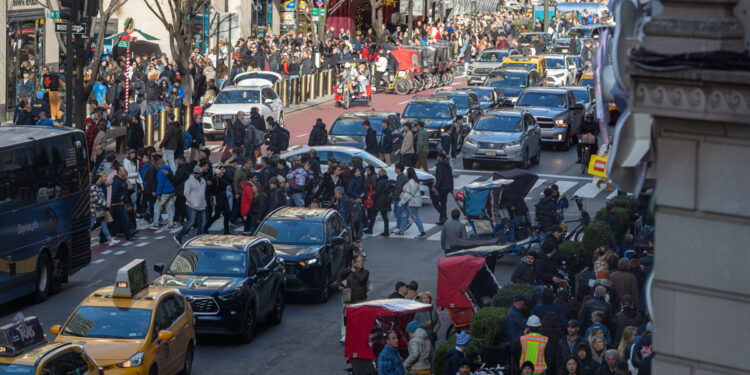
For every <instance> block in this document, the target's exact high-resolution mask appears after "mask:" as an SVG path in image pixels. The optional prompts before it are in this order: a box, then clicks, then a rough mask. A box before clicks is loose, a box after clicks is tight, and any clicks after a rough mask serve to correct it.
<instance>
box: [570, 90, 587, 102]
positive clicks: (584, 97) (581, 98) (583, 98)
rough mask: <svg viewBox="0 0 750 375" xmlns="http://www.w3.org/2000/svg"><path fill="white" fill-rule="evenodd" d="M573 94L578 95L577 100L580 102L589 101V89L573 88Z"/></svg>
mask: <svg viewBox="0 0 750 375" xmlns="http://www.w3.org/2000/svg"><path fill="white" fill-rule="evenodd" d="M573 96H575V97H576V101H577V102H579V103H586V102H588V101H589V98H590V96H589V90H573Z"/></svg>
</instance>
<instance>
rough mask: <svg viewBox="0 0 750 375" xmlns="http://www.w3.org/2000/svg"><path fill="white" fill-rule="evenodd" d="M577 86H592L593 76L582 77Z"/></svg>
mask: <svg viewBox="0 0 750 375" xmlns="http://www.w3.org/2000/svg"><path fill="white" fill-rule="evenodd" d="M578 86H586V87H594V79H593V78H584V79H582V80H581V82H580V83H578Z"/></svg>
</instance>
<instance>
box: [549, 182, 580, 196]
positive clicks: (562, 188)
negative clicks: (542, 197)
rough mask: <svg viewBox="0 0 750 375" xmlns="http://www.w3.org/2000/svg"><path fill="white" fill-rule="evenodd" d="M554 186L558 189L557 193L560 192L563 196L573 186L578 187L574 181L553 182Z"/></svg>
mask: <svg viewBox="0 0 750 375" xmlns="http://www.w3.org/2000/svg"><path fill="white" fill-rule="evenodd" d="M555 184H557V188H558V191H559V192H560V194H565V193H567V192H568V190H570V188H572V187H573V186H576V185H578V182H576V181H565V180H560V181H557V182H555ZM550 185H552V184H550Z"/></svg>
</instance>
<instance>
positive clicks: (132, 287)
mask: <svg viewBox="0 0 750 375" xmlns="http://www.w3.org/2000/svg"><path fill="white" fill-rule="evenodd" d="M147 279H148V271H147V270H146V260H145V259H134V260H133V261H132V262H130V263H128V264H126V265H125V266H124V267H122V268H120V269H119V270H117V277H116V278H115V288H114V291H113V293H112V297H124V298H130V297H133V295H134V294H135V293H138V291H139V290H141V289H143V288H145V287H146V285H148V282H147V281H146V280H147Z"/></svg>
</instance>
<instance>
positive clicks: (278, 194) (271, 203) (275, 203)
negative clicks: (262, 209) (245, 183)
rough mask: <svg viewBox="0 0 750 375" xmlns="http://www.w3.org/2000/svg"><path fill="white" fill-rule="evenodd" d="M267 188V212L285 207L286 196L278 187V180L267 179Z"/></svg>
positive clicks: (274, 178)
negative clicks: (268, 188)
mask: <svg viewBox="0 0 750 375" xmlns="http://www.w3.org/2000/svg"><path fill="white" fill-rule="evenodd" d="M268 186H269V187H270V188H271V189H270V190H269V191H268V212H271V211H273V210H275V209H277V208H279V207H283V206H286V205H287V198H286V194H285V193H284V191H282V190H281V188H280V187H279V180H278V179H277V178H276V177H273V178H271V179H269V180H268Z"/></svg>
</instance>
